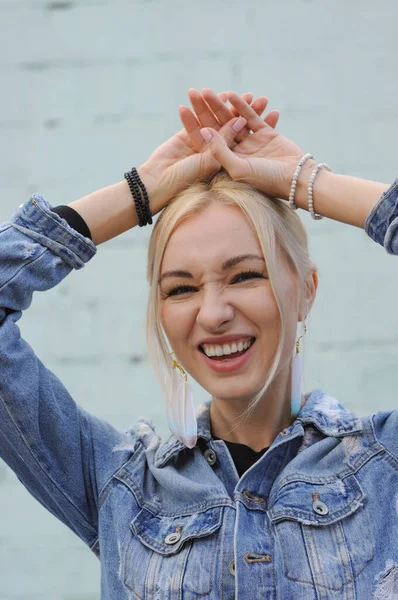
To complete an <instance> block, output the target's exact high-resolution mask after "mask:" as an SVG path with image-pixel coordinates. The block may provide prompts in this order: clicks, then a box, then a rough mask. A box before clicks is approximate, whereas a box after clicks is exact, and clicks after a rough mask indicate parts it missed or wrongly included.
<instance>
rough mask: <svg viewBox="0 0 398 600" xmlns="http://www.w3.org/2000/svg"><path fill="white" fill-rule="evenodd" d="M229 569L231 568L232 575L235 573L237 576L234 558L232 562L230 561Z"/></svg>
mask: <svg viewBox="0 0 398 600" xmlns="http://www.w3.org/2000/svg"><path fill="white" fill-rule="evenodd" d="M228 569H229V572H230V573H231V575H233V576H234V577H235V561H234V559H232V560H231V562H230V563H229V565H228Z"/></svg>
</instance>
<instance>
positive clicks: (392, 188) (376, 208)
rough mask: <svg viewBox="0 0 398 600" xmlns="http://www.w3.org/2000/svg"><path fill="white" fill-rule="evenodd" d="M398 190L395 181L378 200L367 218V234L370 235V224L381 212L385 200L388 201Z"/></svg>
mask: <svg viewBox="0 0 398 600" xmlns="http://www.w3.org/2000/svg"><path fill="white" fill-rule="evenodd" d="M397 190H398V180H396V181H394V182H393V183H392V184H391V186H390V188H387V189H386V190H384V192H383V193H382V195H381V196H380V198H379V199H378V201H377V202H376V204H375V205H374V206H373V208H372V210H371V211H370V213H369V215H368V216H367V218H366V221H365V232H366V233H367V234H368V235H369V230H370V224H371V222H372V221H373V219H374V217H375V215H376V213H377V212H378V211H379V209H380V207H381V205H382V204H383V203H384V202H385V200H387V199H388V198H389V197H390V196H391V194H392V193H393V192H395V191H397Z"/></svg>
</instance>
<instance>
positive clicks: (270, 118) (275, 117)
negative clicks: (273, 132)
mask: <svg viewBox="0 0 398 600" xmlns="http://www.w3.org/2000/svg"><path fill="white" fill-rule="evenodd" d="M279 117H280V113H279V110H271V111H270V112H269V113H268V115H267V116H266V117H265V119H264V122H265V123H267V125H269V126H270V127H272V129H275V127H276V126H277V124H278V121H279Z"/></svg>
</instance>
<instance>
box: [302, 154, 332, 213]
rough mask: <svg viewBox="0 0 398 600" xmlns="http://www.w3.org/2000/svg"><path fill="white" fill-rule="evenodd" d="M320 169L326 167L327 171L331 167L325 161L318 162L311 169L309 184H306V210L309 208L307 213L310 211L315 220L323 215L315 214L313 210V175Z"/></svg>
mask: <svg viewBox="0 0 398 600" xmlns="http://www.w3.org/2000/svg"><path fill="white" fill-rule="evenodd" d="M321 169H327V170H328V171H331V170H332V169H331V168H330V167H329V165H327V164H326V163H319V164H318V165H317V166H316V167H315V169H314V170H313V172H312V175H311V179H310V182H309V184H308V210H309V213H310V215H311V217H312V218H313V219H316V220H319V219H323V216H322V215H317V214H316V213H315V210H314V193H313V188H314V181H315V177H316V176H317V175H318V172H319V171H320V170H321Z"/></svg>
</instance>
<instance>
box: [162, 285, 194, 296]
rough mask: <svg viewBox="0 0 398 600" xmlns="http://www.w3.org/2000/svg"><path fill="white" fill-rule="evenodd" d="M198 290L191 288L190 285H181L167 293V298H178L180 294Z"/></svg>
mask: <svg viewBox="0 0 398 600" xmlns="http://www.w3.org/2000/svg"><path fill="white" fill-rule="evenodd" d="M195 289H196V288H194V287H192V286H190V285H179V286H177V287H175V288H173V289H171V290H170V291H169V292H167V293H166V296H178V295H180V294H186V293H187V292H190V291H191V290H195Z"/></svg>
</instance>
